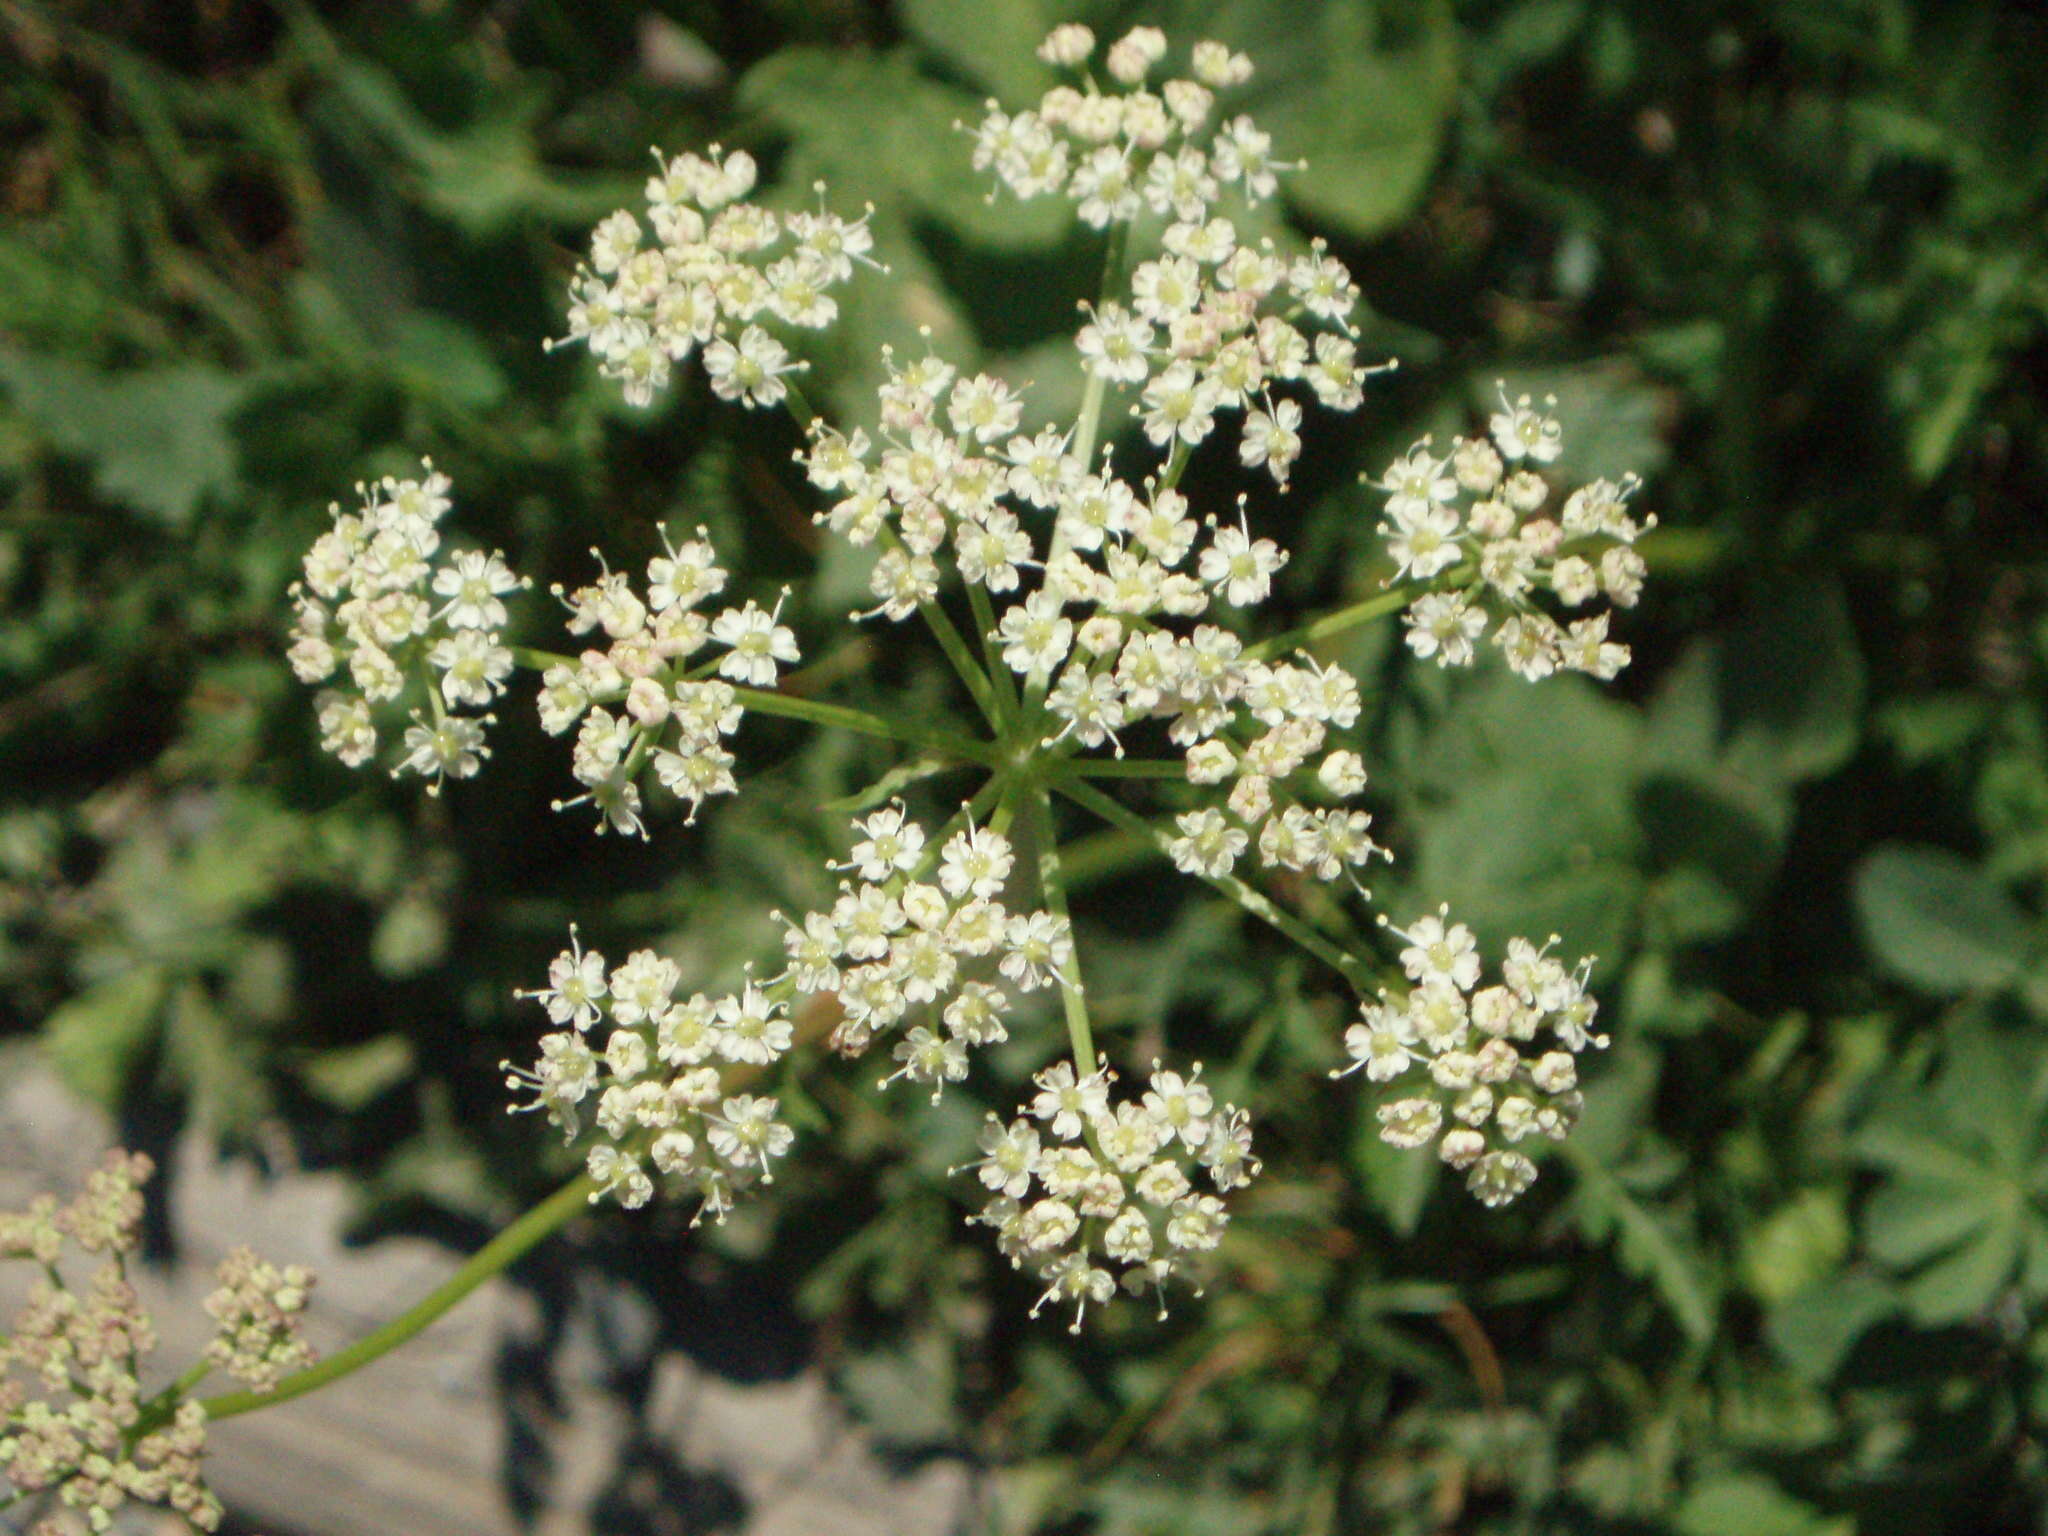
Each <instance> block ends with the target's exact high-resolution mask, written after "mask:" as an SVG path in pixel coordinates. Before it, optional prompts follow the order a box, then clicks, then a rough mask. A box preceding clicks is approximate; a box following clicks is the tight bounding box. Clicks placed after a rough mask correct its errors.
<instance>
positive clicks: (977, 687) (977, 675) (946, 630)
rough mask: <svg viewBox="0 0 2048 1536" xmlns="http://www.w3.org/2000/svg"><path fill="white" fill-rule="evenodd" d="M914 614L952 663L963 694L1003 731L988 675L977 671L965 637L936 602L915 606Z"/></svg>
mask: <svg viewBox="0 0 2048 1536" xmlns="http://www.w3.org/2000/svg"><path fill="white" fill-rule="evenodd" d="M917 611H918V612H919V613H921V614H923V615H924V621H925V623H926V625H928V626H929V627H930V629H931V632H932V635H933V636H934V638H936V639H937V640H938V642H939V649H940V650H942V651H944V652H945V653H946V659H947V660H948V661H950V662H952V663H953V670H954V671H955V672H958V673H959V674H960V681H961V682H963V683H965V684H966V685H967V691H968V692H969V693H971V694H973V695H974V703H975V706H976V707H977V708H978V709H980V711H981V713H982V715H983V717H984V718H986V719H987V721H988V723H989V724H990V725H991V726H993V727H994V728H995V729H996V731H997V732H998V733H1000V732H1001V731H1002V729H1003V718H1002V713H1001V711H999V710H998V709H997V708H996V694H995V688H994V686H993V685H992V684H990V682H989V680H988V676H987V674H986V673H984V672H983V671H982V670H981V664H980V663H979V662H977V661H976V660H975V659H974V653H973V652H972V651H970V650H969V649H968V648H967V637H966V636H965V635H963V634H961V633H960V629H959V626H958V625H956V624H954V622H953V620H952V618H951V617H950V616H949V615H948V614H947V612H946V610H945V609H943V608H941V607H940V606H939V605H938V603H937V601H936V600H934V601H932V602H927V603H919V604H918V605H917Z"/></svg>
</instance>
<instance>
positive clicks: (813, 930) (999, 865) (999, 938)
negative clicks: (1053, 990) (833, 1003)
mask: <svg viewBox="0 0 2048 1536" xmlns="http://www.w3.org/2000/svg"><path fill="white" fill-rule="evenodd" d="M854 827H855V830H856V831H858V832H859V833H861V838H860V841H858V842H857V843H855V844H854V848H853V854H852V856H851V857H850V858H849V859H848V860H847V861H846V862H845V863H844V864H842V865H840V866H838V867H839V868H840V869H842V870H845V871H849V872H851V873H852V875H853V876H854V880H853V881H850V882H849V881H842V882H841V884H840V887H839V899H838V900H837V901H835V902H834V903H833V905H832V910H831V911H829V912H811V913H807V914H806V915H805V917H804V918H803V921H802V922H801V923H797V922H790V921H788V920H787V919H784V921H785V923H786V931H785V934H784V940H783V943H784V948H785V949H786V951H787V953H788V957H789V967H788V969H787V971H785V972H784V976H785V977H786V978H787V979H788V980H789V982H790V983H791V984H792V985H794V986H795V988H796V989H797V990H798V991H800V992H805V993H810V994H814V995H815V994H823V993H837V994H838V998H839V1007H840V1009H841V1011H842V1013H843V1015H844V1016H843V1017H842V1019H841V1020H840V1023H839V1026H838V1027H837V1028H836V1029H835V1030H834V1031H833V1033H832V1040H831V1044H832V1045H833V1047H834V1048H835V1049H837V1050H840V1051H843V1052H845V1053H846V1054H847V1055H849V1056H853V1055H858V1054H860V1053H861V1052H862V1051H865V1050H866V1049H867V1048H868V1046H869V1044H870V1043H871V1042H872V1041H873V1039H874V1036H875V1034H876V1032H877V1031H879V1030H885V1029H890V1028H893V1027H895V1026H897V1025H899V1024H901V1023H903V1022H904V1021H905V1020H906V1019H908V1018H910V1017H911V1016H912V1015H913V1014H914V1013H916V1012H918V1011H919V1010H923V1013H924V1018H923V1020H922V1022H919V1023H916V1024H913V1025H911V1027H910V1028H909V1029H908V1030H906V1031H905V1033H904V1036H903V1039H902V1040H901V1041H899V1042H898V1043H897V1045H896V1047H895V1050H894V1052H893V1054H894V1056H895V1059H896V1060H897V1061H898V1062H899V1063H900V1064H901V1065H900V1066H899V1067H898V1069H897V1070H896V1071H895V1072H894V1073H892V1074H891V1075H890V1076H889V1077H888V1078H885V1079H884V1080H883V1081H884V1084H885V1085H886V1084H887V1083H889V1082H893V1081H895V1080H896V1079H897V1078H907V1079H909V1080H910V1081H911V1082H913V1083H922V1084H929V1085H930V1086H931V1089H932V1102H934V1103H937V1102H938V1100H939V1097H940V1095H941V1094H942V1093H943V1092H944V1091H945V1085H946V1084H947V1083H957V1082H959V1081H960V1080H961V1079H962V1078H964V1077H966V1075H967V1063H968V1052H969V1051H970V1050H972V1049H974V1048H977V1047H980V1046H985V1045H996V1044H999V1043H1000V1042H1002V1041H1003V1040H1005V1039H1007V1038H1008V1033H1007V1031H1006V1030H1005V1028H1004V1025H1003V1019H1004V1017H1005V1016H1006V1015H1007V1014H1008V1012H1009V1010H1010V999H1009V996H1008V994H1007V993H1005V992H1004V991H1003V989H1002V987H1000V986H998V985H996V984H995V982H994V981H993V980H986V979H982V977H980V976H975V977H969V976H967V975H966V974H964V973H965V972H966V971H967V970H968V969H970V968H972V967H976V966H980V967H981V968H982V970H983V973H984V975H992V976H993V977H996V978H1000V980H1001V981H1003V982H1006V983H1008V984H1009V985H1010V986H1012V987H1014V988H1016V989H1017V990H1018V991H1019V992H1033V991H1036V990H1038V989H1039V988H1040V987H1045V986H1051V985H1054V984H1056V983H1057V982H1059V981H1061V980H1069V979H1072V965H1073V956H1074V941H1073V935H1072V933H1071V931H1070V930H1069V928H1068V924H1067V920H1066V919H1065V918H1063V917H1057V916H1055V915H1053V914H1052V913H1050V912H1013V911H1010V910H1008V909H1006V908H1005V907H1004V905H1003V903H1002V902H1001V900H1000V899H999V898H1000V897H1001V895H1002V893H1003V887H1004V885H1005V883H1006V882H1007V881H1008V879H1009V876H1010V870H1011V866H1012V865H1013V864H1014V863H1015V855H1014V854H1013V853H1012V851H1011V848H1010V842H1009V839H1008V838H1006V837H1004V836H1003V835H1002V834H1001V833H999V832H996V831H994V830H992V829H990V828H988V827H976V826H973V825H971V824H970V825H968V826H966V827H965V828H963V829H962V830H960V831H958V832H956V833H954V834H953V835H952V836H951V837H949V838H947V839H946V841H945V843H944V845H943V846H942V847H940V848H939V849H937V850H936V854H937V857H936V861H935V860H934V857H933V853H934V850H932V849H931V848H930V847H929V846H928V845H927V841H926V838H925V833H924V829H923V828H922V827H920V826H918V825H917V823H916V822H914V821H909V820H907V819H906V818H905V816H904V812H903V807H902V806H901V805H900V804H893V803H892V804H890V805H887V806H884V807H883V808H882V809H881V810H878V811H876V812H875V813H874V814H873V815H871V816H869V817H868V818H867V819H866V820H864V821H858V822H855V823H854ZM934 862H936V865H937V868H936V870H934V869H933V864H934Z"/></svg>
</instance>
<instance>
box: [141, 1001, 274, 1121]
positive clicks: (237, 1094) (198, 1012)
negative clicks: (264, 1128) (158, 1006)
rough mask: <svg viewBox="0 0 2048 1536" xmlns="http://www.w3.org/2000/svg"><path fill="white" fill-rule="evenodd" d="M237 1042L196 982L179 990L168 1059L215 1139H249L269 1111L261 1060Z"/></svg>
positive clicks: (167, 1036) (168, 1029) (167, 1033)
mask: <svg viewBox="0 0 2048 1536" xmlns="http://www.w3.org/2000/svg"><path fill="white" fill-rule="evenodd" d="M249 1046H250V1042H249V1041H248V1040H246V1039H242V1038H239V1037H238V1035H237V1032H236V1029H235V1026H234V1024H233V1023H232V1022H231V1021H230V1020H229V1019H228V1017H227V1016H226V1015H225V1014H223V1013H222V1012H221V1011H220V1009H219V1008H217V1007H216V1006H215V1005H214V1002H213V999H212V998H211V997H210V996H209V995H208V993H207V989H206V986H205V984H204V983H203V982H201V981H199V980H197V979H188V980H186V981H184V982H182V983H180V984H179V986H178V988H177V991H176V992H175V993H174V994H173V995H172V998H171V1007H170V1011H169V1014H168V1017H167V1019H166V1022H165V1028H164V1059H165V1061H166V1063H167V1064H168V1066H169V1067H170V1068H171V1070H172V1071H173V1072H174V1073H175V1074H176V1075H177V1077H178V1078H179V1079H180V1080H182V1082H183V1083H184V1085H185V1086H186V1088H188V1089H189V1090H190V1093H191V1098H192V1104H193V1107H194V1110H195V1111H196V1117H197V1118H198V1120H199V1121H200V1122H201V1123H203V1124H204V1125H206V1126H207V1127H208V1129H210V1130H211V1131H212V1132H213V1133H214V1134H216V1135H223V1134H228V1135H238V1134H243V1133H246V1132H247V1131H248V1130H249V1129H250V1128H251V1127H253V1126H254V1125H255V1124H256V1123H257V1122H258V1121H259V1120H261V1119H262V1118H263V1117H264V1116H265V1115H266V1114H268V1113H269V1112H270V1109H271V1095H270V1087H269V1084H268V1083H267V1082H266V1081H265V1080H264V1076H263V1072H262V1069H261V1067H260V1066H259V1065H258V1063H259V1062H260V1060H261V1057H259V1056H258V1055H256V1054H255V1053H253V1052H252V1051H251V1050H250V1049H249Z"/></svg>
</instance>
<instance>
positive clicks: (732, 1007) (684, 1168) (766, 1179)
mask: <svg viewBox="0 0 2048 1536" xmlns="http://www.w3.org/2000/svg"><path fill="white" fill-rule="evenodd" d="M681 985H682V971H681V969H680V968H679V967H678V966H677V965H676V963H675V962H674V961H673V960H669V959H666V958H665V957H663V956H660V955H657V954H655V952H654V951H653V950H651V949H641V950H635V951H634V952H633V953H632V954H630V955H628V956H627V957H626V960H625V963H624V964H623V965H620V966H619V967H618V968H616V969H615V970H612V971H610V972H609V973H608V972H607V971H606V969H605V960H604V956H603V955H601V954H599V953H598V952H597V951H596V950H586V949H584V948H583V945H582V942H581V941H580V940H579V939H578V938H577V937H576V933H575V930H574V929H571V930H570V940H569V948H567V949H566V950H564V951H563V952H562V953H561V954H560V955H558V956H557V957H556V958H555V962H554V964H553V965H551V966H549V967H548V984H547V985H546V986H545V987H541V988H537V989H536V990H534V991H531V992H521V993H520V994H518V995H519V996H521V997H530V998H534V999H536V1000H538V1001H539V1002H540V1003H541V1004H543V1005H544V1006H545V1007H546V1009H547V1013H548V1018H549V1019H550V1020H552V1021H553V1022H554V1023H556V1024H559V1025H562V1026H565V1027H564V1028H561V1029H558V1030H555V1031H552V1032H550V1033H548V1034H545V1035H543V1036H541V1041H540V1051H541V1054H540V1059H539V1060H538V1061H537V1062H536V1063H535V1064H534V1065H533V1066H532V1067H531V1068H520V1067H514V1066H513V1065H512V1064H511V1063H510V1062H506V1063H503V1066H504V1067H505V1070H506V1073H507V1076H506V1079H505V1085H506V1086H507V1087H508V1088H511V1089H513V1090H515V1091H521V1092H528V1093H531V1094H533V1096H534V1098H533V1102H532V1103H530V1104H523V1105H514V1106H513V1108H514V1109H515V1110H517V1109H544V1110H546V1111H547V1115H548V1119H549V1120H551V1121H552V1122H553V1123H554V1124H555V1125H557V1126H559V1127H560V1128H561V1130H562V1133H563V1136H564V1138H565V1139H566V1140H571V1141H573V1140H574V1139H575V1138H576V1135H577V1133H578V1131H579V1130H580V1128H581V1114H580V1106H581V1105H582V1103H583V1101H584V1100H585V1099H588V1098H590V1097H592V1096H593V1095H595V1097H596V1100H597V1108H596V1113H595V1116H594V1118H595V1120H596V1123H597V1129H598V1134H599V1139H598V1140H597V1141H596V1142H594V1143H593V1144H592V1146H591V1148H590V1150H589V1153H588V1154H587V1165H588V1167H589V1170H590V1175H591V1177H592V1178H593V1179H594V1180H595V1181H596V1184H597V1188H596V1189H595V1190H594V1191H593V1192H592V1194H591V1197H590V1198H591V1200H592V1202H593V1203H595V1202H596V1201H597V1200H599V1199H601V1198H602V1197H604V1196H606V1195H610V1196H611V1197H612V1198H613V1199H615V1200H617V1201H618V1202H619V1204H620V1205H623V1206H625V1207H626V1208H627V1209H628V1210H633V1209H636V1208H638V1207H639V1206H643V1205H645V1204H646V1203H647V1202H648V1201H649V1200H651V1199H653V1198H654V1180H653V1177H652V1176H651V1175H650V1174H649V1173H648V1168H649V1166H651V1167H652V1168H653V1169H654V1171H655V1172H656V1173H660V1174H662V1175H663V1176H665V1177H667V1178H670V1179H672V1180H674V1181H675V1182H676V1183H677V1184H679V1185H682V1186H684V1187H687V1188H689V1189H691V1190H693V1191H694V1192H695V1193H696V1195H697V1196H698V1198H699V1200H700V1201H701V1202H702V1204H701V1209H700V1210H699V1212H698V1215H699V1217H700V1218H701V1216H702V1215H703V1213H704V1211H709V1212H711V1214H712V1215H713V1216H714V1217H715V1218H717V1219H719V1220H721V1221H722V1220H724V1218H725V1214H726V1212H727V1211H729V1210H731V1209H732V1202H733V1197H734V1196H735V1195H736V1194H738V1193H739V1192H741V1191H742V1190H744V1189H746V1188H747V1187H748V1186H749V1185H751V1184H752V1183H754V1182H755V1181H756V1180H757V1179H758V1180H759V1181H760V1182H762V1183H764V1184H765V1183H770V1182H772V1181H773V1179H774V1175H773V1173H772V1171H771V1169H770V1163H771V1161H772V1160H773V1159H775V1158H778V1157H780V1156H782V1154H783V1153H785V1152H787V1151H788V1150H789V1146H790V1143H791V1142H792V1141H793V1140H795V1133H794V1132H792V1131H791V1130H790V1128H789V1127H788V1126H786V1125H784V1124H782V1123H781V1122H780V1121H779V1120H777V1119H776V1118H775V1115H776V1110H777V1108H778V1105H777V1102H776V1101H775V1100H774V1099H771V1098H762V1097H758V1096H756V1095H754V1094H748V1093H738V1094H729V1093H727V1092H726V1091H725V1087H724V1083H723V1078H722V1076H721V1072H720V1068H719V1066H718V1065H716V1064H717V1063H720V1062H723V1063H725V1064H727V1065H728V1066H731V1065H744V1066H747V1067H756V1068H758V1067H766V1066H769V1065H771V1064H773V1063H774V1062H776V1061H778V1060H779V1059H781V1057H782V1056H783V1055H784V1053H786V1052H787V1051H788V1050H789V1047H790V1043H791V1041H792V1039H793V1038H794V1031H793V1028H792V1026H791V1024H790V1021H789V1015H788V1014H787V1013H786V1012H785V1011H784V1009H783V1005H782V1003H781V1002H780V1001H779V1000H771V999H770V997H769V996H768V994H767V993H765V992H763V991H762V989H761V988H760V987H757V986H755V985H754V984H753V983H752V982H751V981H749V982H748V983H747V984H746V986H745V987H743V988H742V989H741V990H740V991H739V992H738V993H734V994H728V995H727V996H724V997H721V998H717V999H715V1000H714V999H712V998H709V997H707V996H705V995H704V994H703V993H701V992H699V993H695V994H693V995H692V996H690V997H688V998H686V999H683V1000H681V1001H678V1000H677V998H676V991H677V989H678V988H679V987H680V986H681ZM599 1025H603V1026H604V1027H603V1028H602V1029H601V1030H600V1029H599V1028H598V1026H599Z"/></svg>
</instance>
